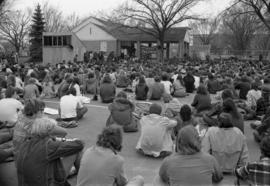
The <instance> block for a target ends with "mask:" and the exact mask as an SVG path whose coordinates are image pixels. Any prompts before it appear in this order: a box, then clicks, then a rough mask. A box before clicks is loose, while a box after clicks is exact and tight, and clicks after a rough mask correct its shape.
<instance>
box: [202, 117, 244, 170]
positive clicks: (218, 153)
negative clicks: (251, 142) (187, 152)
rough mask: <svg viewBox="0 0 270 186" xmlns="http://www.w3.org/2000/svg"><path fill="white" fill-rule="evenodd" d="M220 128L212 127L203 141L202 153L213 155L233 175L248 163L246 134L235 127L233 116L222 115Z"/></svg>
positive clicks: (223, 168)
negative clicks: (235, 169)
mask: <svg viewBox="0 0 270 186" xmlns="http://www.w3.org/2000/svg"><path fill="white" fill-rule="evenodd" d="M218 121H219V126H218V127H210V128H209V129H208V131H207V132H206V134H205V136H204V138H203V140H202V151H203V152H207V153H210V154H211V155H213V156H214V157H215V158H216V159H217V161H218V163H219V165H220V166H221V169H222V171H223V172H225V173H233V170H234V168H235V167H240V166H243V165H245V163H247V161H248V157H249V155H248V148H247V142H246V138H245V136H244V134H243V133H242V132H241V130H240V129H238V128H237V127H234V126H233V123H232V116H231V115H230V114H229V113H221V114H220V115H219V117H218Z"/></svg>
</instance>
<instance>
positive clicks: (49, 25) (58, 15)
mask: <svg viewBox="0 0 270 186" xmlns="http://www.w3.org/2000/svg"><path fill="white" fill-rule="evenodd" d="M41 9H42V11H43V15H44V21H45V22H46V23H45V31H46V32H62V31H64V30H65V25H64V19H63V15H62V12H61V11H60V10H59V9H58V8H56V7H54V6H52V5H50V4H49V3H48V2H46V3H45V4H43V6H42V7H41Z"/></svg>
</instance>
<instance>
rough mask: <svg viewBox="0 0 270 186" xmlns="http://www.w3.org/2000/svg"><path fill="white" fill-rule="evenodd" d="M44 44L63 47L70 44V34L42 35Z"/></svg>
mask: <svg viewBox="0 0 270 186" xmlns="http://www.w3.org/2000/svg"><path fill="white" fill-rule="evenodd" d="M43 39H44V46H54V47H63V46H70V45H71V35H65V36H44V37H43Z"/></svg>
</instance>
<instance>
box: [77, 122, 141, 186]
mask: <svg viewBox="0 0 270 186" xmlns="http://www.w3.org/2000/svg"><path fill="white" fill-rule="evenodd" d="M122 139H123V137H122V132H121V129H120V128H119V127H117V126H109V127H106V128H104V129H103V131H102V132H101V134H99V135H98V138H97V142H96V145H95V146H93V147H90V148H88V149H87V150H86V151H85V152H84V154H83V156H82V161H81V166H80V170H79V173H78V177H77V186H90V185H114V186H124V185H125V186H142V185H143V182H144V181H143V177H142V176H136V177H134V178H133V179H131V180H130V181H128V180H127V178H126V176H125V171H124V158H123V157H122V156H121V155H119V152H120V151H121V149H122Z"/></svg>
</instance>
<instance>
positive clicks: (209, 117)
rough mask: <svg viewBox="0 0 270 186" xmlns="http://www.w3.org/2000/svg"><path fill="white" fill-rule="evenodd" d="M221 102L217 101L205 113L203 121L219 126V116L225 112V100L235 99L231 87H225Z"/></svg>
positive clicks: (209, 124)
mask: <svg viewBox="0 0 270 186" xmlns="http://www.w3.org/2000/svg"><path fill="white" fill-rule="evenodd" d="M221 98H222V100H221V102H218V103H216V104H215V105H213V106H212V109H211V110H210V111H209V112H208V113H206V114H204V115H203V121H204V122H205V123H206V124H207V125H208V126H217V125H218V121H217V118H216V117H217V116H218V115H219V114H220V113H222V112H223V102H224V101H225V100H226V99H228V98H231V99H233V94H232V91H231V90H230V89H225V90H224V91H223V92H222V94H221Z"/></svg>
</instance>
